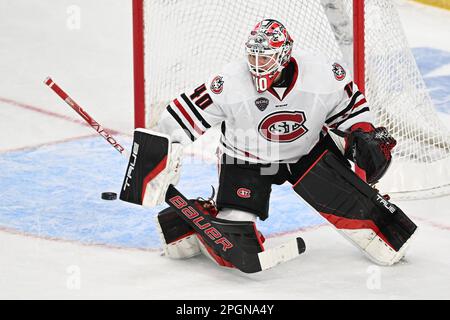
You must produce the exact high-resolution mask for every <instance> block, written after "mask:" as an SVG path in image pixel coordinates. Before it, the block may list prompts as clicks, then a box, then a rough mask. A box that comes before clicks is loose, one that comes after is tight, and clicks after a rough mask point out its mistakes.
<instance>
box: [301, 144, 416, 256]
mask: <svg viewBox="0 0 450 320" xmlns="http://www.w3.org/2000/svg"><path fill="white" fill-rule="evenodd" d="M294 190H295V192H296V193H297V194H299V195H300V196H301V197H302V198H303V199H304V200H305V201H307V202H308V203H309V204H310V205H311V206H312V207H313V208H315V209H316V210H317V211H318V212H319V213H320V214H321V215H322V216H323V217H324V218H326V219H327V220H328V221H329V222H330V223H331V224H332V225H333V226H334V227H335V228H336V229H337V230H338V231H340V232H341V233H343V235H344V236H345V237H346V238H348V239H349V240H350V241H351V242H352V243H353V244H355V245H356V246H357V247H359V248H360V249H362V250H363V251H364V252H365V253H366V254H367V255H368V256H369V257H370V258H371V259H372V260H373V261H375V262H376V263H378V264H380V265H393V264H395V263H396V262H398V261H399V260H400V259H401V258H402V257H403V256H404V254H405V251H406V248H407V247H408V244H409V240H410V238H411V237H412V235H413V234H414V233H415V232H416V229H417V226H416V225H415V224H414V223H413V222H412V221H411V220H410V219H409V218H408V217H407V216H406V215H405V214H404V213H403V211H402V210H401V209H400V208H398V207H397V206H395V205H394V204H392V203H390V202H389V201H387V200H386V199H385V198H384V197H382V196H381V195H380V194H378V192H377V191H376V190H374V189H373V188H371V187H370V186H369V185H367V184H366V183H364V182H363V181H362V180H361V179H360V178H358V177H357V176H356V175H355V174H354V173H353V171H351V170H350V169H349V168H348V167H346V166H345V165H344V164H342V162H341V161H340V160H339V159H338V157H337V156H336V155H335V154H333V153H332V152H329V151H325V152H324V153H322V155H321V156H320V157H319V158H318V159H317V160H316V162H315V163H314V164H313V165H312V166H311V167H310V168H309V169H308V170H306V172H305V173H303V175H302V177H301V178H300V179H299V180H298V182H297V183H296V184H295V185H294Z"/></svg>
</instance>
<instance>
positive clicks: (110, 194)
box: [102, 192, 117, 200]
mask: <svg viewBox="0 0 450 320" xmlns="http://www.w3.org/2000/svg"><path fill="white" fill-rule="evenodd" d="M102 199H103V200H117V193H114V192H103V193H102Z"/></svg>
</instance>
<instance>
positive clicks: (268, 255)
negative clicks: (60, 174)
mask: <svg viewBox="0 0 450 320" xmlns="http://www.w3.org/2000/svg"><path fill="white" fill-rule="evenodd" d="M45 84H46V85H47V86H48V87H49V88H51V89H52V90H53V91H54V92H55V93H56V94H57V95H58V96H59V97H60V98H61V99H63V100H64V101H65V102H66V103H67V104H68V105H69V106H70V107H71V108H72V109H73V110H75V112H77V113H78V114H79V115H80V116H81V117H82V118H83V119H84V120H85V121H86V122H87V123H88V124H89V125H90V126H91V127H92V128H93V129H94V130H95V131H96V132H97V133H98V134H99V135H101V136H102V137H103V138H105V140H106V141H108V143H109V144H110V145H112V146H113V147H114V148H115V149H116V150H117V151H119V152H120V153H121V154H122V155H125V156H127V154H128V153H127V152H126V150H125V148H124V147H122V146H121V145H120V144H119V143H118V142H117V141H116V140H115V139H114V138H113V136H112V135H111V134H109V133H108V132H107V131H106V130H105V129H104V128H103V127H102V126H101V125H100V124H99V123H98V122H96V121H95V120H94V119H93V118H92V117H91V116H90V115H89V114H88V113H87V112H86V111H85V110H83V108H81V107H80V106H79V105H78V104H77V103H76V102H75V101H74V100H73V99H72V98H71V97H69V95H68V94H67V93H66V92H64V90H63V89H61V87H59V86H58V85H57V84H56V83H55V82H54V81H53V80H52V79H51V78H47V79H46V80H45ZM131 160H133V159H131ZM131 160H130V161H131ZM134 160H135V159H134ZM177 200H178V202H177ZM166 202H167V204H169V205H170V206H171V207H172V208H174V209H175V210H176V212H177V213H178V215H179V216H180V217H181V218H183V219H184V220H185V221H186V222H187V223H188V224H189V225H190V226H191V227H192V228H194V230H196V231H197V232H198V233H199V234H203V235H204V236H202V238H203V239H204V240H205V241H206V242H207V243H208V244H209V245H210V246H211V247H213V248H214V249H216V250H221V248H223V247H222V245H221V244H220V243H216V242H214V241H213V240H211V238H210V237H211V235H212V234H214V232H212V233H210V234H209V236H208V234H205V229H204V228H202V227H199V226H198V225H197V224H196V223H195V222H193V221H191V220H190V219H189V218H188V217H187V216H186V210H187V209H189V210H193V211H192V212H195V213H194V214H198V215H199V216H202V217H203V218H204V219H205V220H209V219H210V217H209V216H207V215H205V214H203V213H201V212H198V211H197V210H196V209H194V208H195V206H191V204H192V203H191V202H190V201H189V200H188V199H186V198H185V197H184V196H183V195H182V194H181V193H180V192H179V191H178V190H177V189H176V188H175V187H174V186H173V185H170V186H169V189H168V191H167V193H166ZM183 202H184V203H186V205H188V206H187V207H186V208H180V203H183ZM203 226H204V225H203ZM218 229H220V227H218ZM210 231H211V230H210ZM214 231H216V232H219V231H218V230H217V229H215V230H214ZM219 234H220V232H219ZM216 235H217V234H216ZM217 240H218V239H217ZM229 244H230V245H231V247H232V248H231V250H230V254H229V255H228V257H229V260H230V262H231V263H233V265H234V266H235V267H237V268H238V269H239V270H241V271H242V272H246V273H255V272H259V271H263V270H267V269H270V268H273V267H275V266H276V265H278V264H281V263H283V262H287V261H290V260H292V259H295V258H296V257H298V256H299V255H300V254H302V253H303V252H305V248H306V247H305V242H304V241H303V239H302V238H297V239H292V240H290V241H288V242H286V243H284V244H283V245H281V246H278V247H275V248H271V249H268V250H266V251H263V252H260V253H258V254H249V253H247V252H245V251H243V250H242V249H241V248H239V247H237V246H234V245H233V244H232V243H231V242H229Z"/></svg>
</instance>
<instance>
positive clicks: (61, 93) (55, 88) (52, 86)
mask: <svg viewBox="0 0 450 320" xmlns="http://www.w3.org/2000/svg"><path fill="white" fill-rule="evenodd" d="M44 83H45V84H46V85H47V86H48V87H49V88H50V89H52V90H53V91H54V92H55V93H56V94H57V95H58V96H59V97H60V98H61V99H63V100H64V101H65V102H66V103H67V104H68V105H69V106H70V107H71V108H72V109H73V110H75V112H76V113H78V114H79V115H80V116H81V117H82V118H83V119H84V121H86V122H87V123H88V124H89V125H90V126H91V127H92V128H93V129H94V130H95V131H96V132H97V133H98V134H99V135H101V136H102V137H103V138H105V140H106V141H108V143H109V144H110V145H112V146H113V147H114V149H116V150H117V151H119V152H120V153H121V154H123V155H125V156H127V152H126V150H125V148H124V147H122V145H120V144H119V143H118V142H117V140H116V139H115V138H114V137H113V136H112V135H111V134H110V133H109V132H108V131H106V130H105V129H104V128H103V127H102V126H101V125H100V124H99V123H98V122H97V121H95V120H94V118H92V117H91V116H90V115H89V114H88V113H87V112H86V111H84V110H83V108H81V107H80V105H79V104H78V103H76V102H75V101H74V100H73V99H72V98H71V97H69V95H68V94H67V93H66V92H64V90H63V89H61V87H60V86H58V85H57V84H56V83H55V82H54V81H53V80H52V79H51V78H50V77H48V78H47V79H45V81H44Z"/></svg>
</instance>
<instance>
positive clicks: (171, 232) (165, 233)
mask: <svg viewBox="0 0 450 320" xmlns="http://www.w3.org/2000/svg"><path fill="white" fill-rule="evenodd" d="M156 226H157V228H158V231H159V234H160V238H161V243H162V247H163V251H164V254H165V255H166V256H167V257H169V258H172V259H189V258H192V257H195V256H197V255H199V254H200V253H201V251H200V247H199V243H198V240H197V236H196V234H195V231H194V229H192V228H191V227H190V226H189V225H188V224H187V223H186V222H185V221H184V220H183V219H181V218H180V217H179V216H178V214H177V213H176V212H175V211H174V210H173V209H172V208H168V209H166V210H164V211H161V212H160V213H159V214H158V216H157V217H156Z"/></svg>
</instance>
